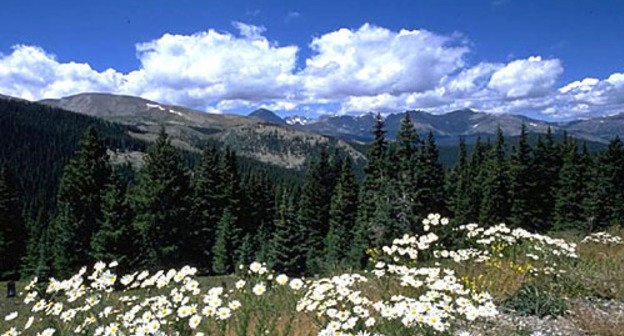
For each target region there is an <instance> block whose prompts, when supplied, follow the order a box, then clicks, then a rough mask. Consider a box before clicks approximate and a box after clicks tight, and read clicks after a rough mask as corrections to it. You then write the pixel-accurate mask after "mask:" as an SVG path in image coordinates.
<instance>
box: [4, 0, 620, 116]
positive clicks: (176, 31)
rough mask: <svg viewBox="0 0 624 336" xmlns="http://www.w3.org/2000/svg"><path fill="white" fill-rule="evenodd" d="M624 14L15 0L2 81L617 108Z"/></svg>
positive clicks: (61, 88) (334, 106) (557, 6)
mask: <svg viewBox="0 0 624 336" xmlns="http://www.w3.org/2000/svg"><path fill="white" fill-rule="evenodd" d="M621 13H624V1H570V0H567V1H529V0H525V1H512V0H494V1H447V0H435V1H307V2H304V1H227V2H226V1H189V0H178V1H161V0H150V1H143V0H142V1H136V0H125V1H111V0H108V1H43V0H41V1H33V0H19V1H17V0H8V1H7V0H5V1H4V2H3V11H1V12H0V31H1V32H2V33H1V34H0V53H1V54H0V93H3V94H9V95H14V96H20V97H23V98H27V99H41V98H50V97H58V96H63V95H68V94H74V93H78V92H82V91H106V92H114V93H124V94H132V95H139V96H143V97H146V98H149V99H154V100H157V101H160V102H163V103H173V104H180V105H187V106H191V107H194V108H198V109H202V110H206V111H211V112H226V113H228V112H234V113H245V112H248V111H250V110H253V109H254V108H256V107H260V106H265V107H269V108H273V109H274V110H277V111H278V112H280V113H281V114H282V115H289V114H310V115H318V114H322V113H352V114H356V113H362V112H366V111H381V112H395V111H400V110H404V109H417V108H421V109H426V110H430V111H432V112H436V113H442V112H444V111H449V110H452V109H455V108H463V107H471V108H475V109H479V110H484V111H489V112H492V113H521V114H526V115H531V116H535V117H541V118H545V119H573V118H579V117H587V116H591V115H603V114H612V113H617V112H624V109H623V108H622V107H623V105H624V75H622V72H624V20H621ZM341 29H343V30H342V31H341ZM402 30H403V31H405V32H407V33H406V34H401V31H402ZM210 32H212V33H210ZM419 32H421V33H419ZM422 32H424V33H422ZM166 34H168V35H166ZM315 41H316V43H315ZM141 46H142V47H141ZM224 50H229V51H230V52H229V53H228V52H225V51H224ZM208 55H209V56H208ZM238 55H243V56H242V57H238ZM276 64H277V65H276ZM206 69H209V70H206ZM586 78H588V79H589V80H585V81H584V79H586ZM575 83H576V84H575Z"/></svg>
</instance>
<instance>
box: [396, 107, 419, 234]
mask: <svg viewBox="0 0 624 336" xmlns="http://www.w3.org/2000/svg"><path fill="white" fill-rule="evenodd" d="M419 146H420V139H419V137H418V134H417V133H416V130H415V128H414V124H413V123H412V120H411V118H410V114H409V112H407V113H405V117H404V118H403V120H401V126H400V128H399V132H398V133H397V138H396V153H395V157H396V162H397V166H398V167H397V174H396V178H397V179H398V181H397V183H398V187H399V188H400V189H399V190H398V192H399V199H398V202H399V209H398V217H399V220H400V221H402V222H403V223H404V225H405V226H406V227H409V228H415V226H416V224H417V223H418V222H417V221H418V215H419V214H418V213H417V212H416V211H417V209H416V197H417V191H418V190H417V183H416V182H417V181H416V153H417V151H418V148H419ZM421 215H422V214H421Z"/></svg>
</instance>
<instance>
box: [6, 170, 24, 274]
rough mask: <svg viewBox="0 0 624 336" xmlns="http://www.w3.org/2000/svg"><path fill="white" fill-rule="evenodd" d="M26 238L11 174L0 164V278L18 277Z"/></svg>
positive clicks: (20, 207) (20, 208)
mask: <svg viewBox="0 0 624 336" xmlns="http://www.w3.org/2000/svg"><path fill="white" fill-rule="evenodd" d="M27 239H28V238H27V235H26V227H25V223H24V219H23V217H22V202H21V200H20V196H19V194H18V192H17V188H16V185H15V181H14V178H13V174H12V172H10V171H9V168H8V167H7V166H5V165H0V255H1V256H2V261H0V279H13V280H15V279H16V278H18V277H19V271H20V267H21V264H22V258H23V257H24V254H25V253H26V240H27Z"/></svg>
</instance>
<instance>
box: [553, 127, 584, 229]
mask: <svg viewBox="0 0 624 336" xmlns="http://www.w3.org/2000/svg"><path fill="white" fill-rule="evenodd" d="M561 148H562V151H563V165H562V166H561V170H560V172H559V183H558V185H559V188H558V189H557V193H556V194H555V209H554V212H555V213H554V219H555V222H554V229H555V230H567V229H582V228H584V226H585V221H584V217H583V214H584V213H583V193H584V191H583V181H582V180H581V171H580V169H579V168H580V167H579V155H578V150H577V146H576V143H574V142H573V141H571V140H568V139H566V140H565V141H564V143H563V144H562V146H561Z"/></svg>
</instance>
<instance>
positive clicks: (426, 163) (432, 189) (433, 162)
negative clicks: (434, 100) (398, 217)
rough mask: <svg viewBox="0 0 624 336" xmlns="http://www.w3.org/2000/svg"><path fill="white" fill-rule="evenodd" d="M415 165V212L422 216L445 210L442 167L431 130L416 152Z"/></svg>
mask: <svg viewBox="0 0 624 336" xmlns="http://www.w3.org/2000/svg"><path fill="white" fill-rule="evenodd" d="M416 166H417V168H416V169H417V170H416V181H417V182H416V184H417V192H416V197H415V203H416V205H415V206H416V211H417V213H418V214H419V216H421V218H422V216H426V215H427V214H428V213H432V212H433V213H443V212H445V204H444V168H442V165H441V164H440V162H439V151H438V147H437V146H436V144H435V139H434V136H433V132H432V131H431V130H430V131H429V133H428V135H427V141H426V142H425V144H424V146H423V147H422V149H421V150H420V151H419V152H418V157H417V159H416ZM419 221H420V220H419Z"/></svg>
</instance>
